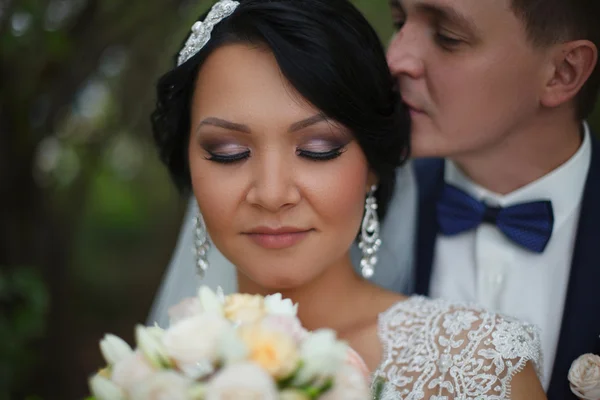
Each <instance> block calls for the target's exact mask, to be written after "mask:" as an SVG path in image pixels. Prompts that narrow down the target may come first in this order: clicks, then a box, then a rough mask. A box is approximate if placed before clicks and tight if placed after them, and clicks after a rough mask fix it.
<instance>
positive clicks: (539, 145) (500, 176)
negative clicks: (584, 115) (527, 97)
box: [451, 113, 583, 194]
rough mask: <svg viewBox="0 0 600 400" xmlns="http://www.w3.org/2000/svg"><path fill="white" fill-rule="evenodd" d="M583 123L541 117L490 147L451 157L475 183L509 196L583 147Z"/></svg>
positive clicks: (556, 116) (563, 116)
mask: <svg viewBox="0 0 600 400" xmlns="http://www.w3.org/2000/svg"><path fill="white" fill-rule="evenodd" d="M582 131H583V128H582V123H581V121H577V120H574V119H572V118H569V116H568V114H558V113H554V114H550V115H547V116H540V117H539V118H536V119H535V120H534V121H531V122H530V123H529V124H527V125H525V126H522V127H520V128H518V129H515V131H514V132H511V133H508V134H507V135H506V136H504V137H502V139H501V140H499V142H498V143H495V144H494V145H492V146H490V147H489V148H486V149H483V150H478V151H475V152H472V153H469V154H462V155H460V156H456V157H452V158H451V159H452V161H454V162H455V163H456V164H457V166H458V167H459V168H460V169H461V171H462V172H463V173H464V174H465V175H466V176H467V177H469V179H471V180H472V181H473V182H475V183H476V184H478V185H480V186H482V187H484V188H486V189H488V190H490V191H492V192H495V193H498V194H508V193H511V192H513V191H515V190H517V189H519V188H521V187H523V186H526V185H528V184H530V183H531V182H534V181H536V180H538V179H539V178H541V177H543V176H545V175H546V174H548V173H550V172H552V171H553V170H555V169H556V168H558V167H560V166H561V165H562V164H564V163H565V162H566V161H568V160H569V159H570V158H571V157H572V156H573V155H574V154H575V153H576V152H577V150H578V149H579V147H580V146H581V142H582V138H583V135H582V134H581V133H582Z"/></svg>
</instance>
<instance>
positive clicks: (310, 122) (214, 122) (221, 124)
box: [196, 114, 329, 133]
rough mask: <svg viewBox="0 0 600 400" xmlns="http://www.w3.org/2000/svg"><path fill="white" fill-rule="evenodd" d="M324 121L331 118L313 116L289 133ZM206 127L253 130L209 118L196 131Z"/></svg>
mask: <svg viewBox="0 0 600 400" xmlns="http://www.w3.org/2000/svg"><path fill="white" fill-rule="evenodd" d="M322 121H329V118H327V117H326V116H325V115H324V114H316V115H313V116H312V117H308V118H306V119H303V120H301V121H298V122H294V123H293V124H292V125H290V127H289V129H288V132H290V133H292V132H296V131H299V130H301V129H304V128H308V127H309V126H311V125H315V124H317V123H319V122H322ZM205 125H210V126H216V127H218V128H223V129H228V130H230V131H238V132H243V133H252V130H251V129H250V127H249V126H248V125H244V124H238V123H236V122H231V121H227V120H225V119H222V118H217V117H208V118H205V119H203V120H202V122H200V124H198V128H196V131H198V130H199V129H200V128H201V127H202V126H205Z"/></svg>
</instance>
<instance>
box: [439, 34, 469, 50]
mask: <svg viewBox="0 0 600 400" xmlns="http://www.w3.org/2000/svg"><path fill="white" fill-rule="evenodd" d="M435 41H436V42H437V43H438V45H440V46H441V47H443V48H444V49H446V50H453V49H454V48H456V47H457V46H459V45H460V44H462V42H463V41H462V40H460V39H456V38H453V37H450V36H446V35H443V34H441V33H439V32H438V33H436V34H435Z"/></svg>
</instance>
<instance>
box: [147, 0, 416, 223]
mask: <svg viewBox="0 0 600 400" xmlns="http://www.w3.org/2000/svg"><path fill="white" fill-rule="evenodd" d="M204 18H205V16H203V17H201V18H200V20H204ZM230 43H249V44H252V45H260V46H265V47H267V48H268V49H270V51H272V52H273V54H274V56H275V58H276V60H277V63H278V64H279V68H280V69H281V71H282V73H283V75H284V76H285V77H286V78H287V80H288V81H289V82H290V84H291V85H292V86H293V87H294V88H295V89H296V90H297V91H298V93H300V94H301V95H302V96H303V97H304V98H305V99H306V100H307V101H308V102H310V103H311V104H313V105H314V106H315V107H316V108H318V109H319V110H320V111H321V112H323V113H324V114H325V115H326V116H327V117H328V118H331V119H332V120H334V121H336V122H338V123H340V124H341V125H343V126H345V127H347V128H348V129H349V130H350V131H351V132H352V133H353V135H354V137H355V138H356V140H357V142H358V143H359V145H360V147H361V148H362V150H363V152H364V154H365V156H366V158H367V161H368V163H369V166H370V167H371V169H372V170H373V171H374V173H375V174H376V175H377V177H378V179H379V187H378V190H377V192H376V194H375V195H376V197H377V200H378V206H379V208H378V213H379V215H380V217H381V218H383V217H384V216H385V213H386V210H387V207H388V203H389V201H390V199H391V197H392V194H393V192H394V186H395V182H396V174H395V173H396V168H397V167H398V166H400V165H401V164H402V163H403V162H404V161H405V160H406V158H407V157H408V153H409V143H410V142H409V135H410V117H409V115H408V113H407V111H406V109H405V108H404V106H403V105H402V102H401V100H400V97H399V95H398V93H397V92H396V91H395V90H394V89H393V87H394V80H393V78H392V76H391V73H390V71H389V69H388V66H387V62H386V58H385V51H384V49H383V46H382V44H381V42H380V41H379V38H378V36H377V34H376V33H375V31H374V30H373V28H372V27H371V26H370V25H369V23H368V22H367V21H366V19H365V18H364V17H363V15H362V14H361V13H360V12H359V11H358V10H357V9H356V8H355V7H354V6H353V5H352V4H351V3H350V2H349V1H348V0H241V1H240V5H239V6H238V7H237V9H236V10H235V11H234V12H233V14H232V15H231V16H229V17H227V18H225V19H224V20H223V21H221V22H219V23H218V24H217V25H216V26H215V28H214V30H213V31H212V35H211V39H210V40H209V42H208V43H207V44H206V46H205V47H204V48H202V50H200V51H199V52H198V54H196V55H195V56H193V57H192V58H191V59H189V60H188V61H187V62H185V63H184V64H182V65H181V66H179V67H176V68H174V69H173V70H172V71H170V72H168V73H167V74H165V75H164V76H163V77H162V78H161V79H160V80H159V82H158V87H157V92H158V100H157V104H156V109H155V110H154V112H153V114H152V126H153V131H154V139H155V141H156V144H157V146H158V148H159V152H160V157H161V159H162V160H163V162H164V163H165V164H166V165H167V167H168V169H169V171H170V173H171V176H172V178H173V180H174V181H175V184H176V185H177V186H178V188H179V189H180V190H182V191H184V192H186V191H189V189H190V185H191V184H190V171H189V165H188V156H187V146H188V139H189V132H190V107H191V106H190V104H191V98H192V92H193V90H194V82H195V79H196V76H197V74H198V70H199V68H200V67H201V66H202V64H203V63H204V61H205V60H206V58H207V57H208V55H209V54H211V52H212V51H214V50H215V49H216V48H218V47H220V46H223V45H225V44H230ZM240 69H241V70H242V69H243V66H240ZM242 72H243V71H242Z"/></svg>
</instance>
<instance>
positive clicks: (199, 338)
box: [163, 313, 233, 379]
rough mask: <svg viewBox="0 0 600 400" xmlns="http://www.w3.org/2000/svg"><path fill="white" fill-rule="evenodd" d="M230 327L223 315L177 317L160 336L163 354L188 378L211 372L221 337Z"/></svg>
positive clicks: (217, 354)
mask: <svg viewBox="0 0 600 400" xmlns="http://www.w3.org/2000/svg"><path fill="white" fill-rule="evenodd" d="M231 329H233V327H232V325H231V323H230V322H229V321H227V320H226V319H225V318H223V317H221V316H219V315H217V314H213V313H206V314H201V315H197V316H195V317H191V318H187V319H184V320H182V321H179V322H178V323H177V324H175V325H173V326H172V327H170V328H169V329H168V330H167V331H166V333H165V335H164V336H163V345H164V347H165V351H166V354H167V355H168V357H169V358H170V359H171V360H173V362H174V363H175V364H176V365H177V366H178V367H179V368H180V369H181V370H182V371H184V372H185V373H186V375H188V376H189V377H190V378H192V379H198V378H200V377H202V376H204V375H206V374H208V373H211V372H212V371H211V368H212V365H214V363H215V362H216V361H217V359H218V356H219V350H220V348H219V343H220V341H221V337H223V335H225V334H226V333H227V332H228V331H229V330H231Z"/></svg>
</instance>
